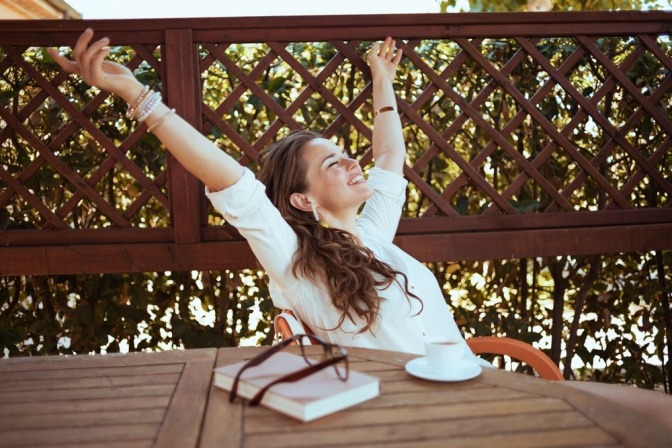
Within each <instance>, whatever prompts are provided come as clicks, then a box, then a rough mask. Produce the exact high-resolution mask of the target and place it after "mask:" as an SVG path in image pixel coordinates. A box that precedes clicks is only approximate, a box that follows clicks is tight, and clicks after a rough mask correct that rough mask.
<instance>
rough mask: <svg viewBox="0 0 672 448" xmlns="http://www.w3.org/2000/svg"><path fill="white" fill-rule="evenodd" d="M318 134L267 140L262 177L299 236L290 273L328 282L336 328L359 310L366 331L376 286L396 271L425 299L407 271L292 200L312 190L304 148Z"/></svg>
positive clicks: (376, 303) (375, 307)
mask: <svg viewBox="0 0 672 448" xmlns="http://www.w3.org/2000/svg"><path fill="white" fill-rule="evenodd" d="M320 137H321V136H320V135H319V134H316V133H314V132H310V131H295V132H292V133H291V134H289V135H288V136H287V137H285V138H283V139H281V140H278V141H277V142H275V143H274V144H272V145H271V146H269V147H268V148H267V149H266V150H264V151H263V152H262V154H261V156H260V157H259V164H260V170H259V173H258V179H259V180H260V181H261V182H262V183H263V184H264V185H266V195H267V196H268V198H269V199H270V200H271V202H272V203H273V204H274V205H275V206H276V207H277V208H278V210H279V211H280V214H281V215H282V216H283V217H284V218H285V220H286V221H287V223H288V224H289V225H290V226H291V227H292V229H294V231H295V232H296V235H297V237H298V246H299V247H298V250H297V251H296V253H295V254H294V265H293V266H292V273H293V274H294V275H295V276H297V277H298V276H299V275H301V276H303V277H305V278H307V279H310V280H311V281H313V282H316V283H324V284H325V285H326V287H327V289H328V291H329V295H330V297H331V303H332V304H333V305H334V307H336V309H337V310H339V311H340V312H341V317H340V319H339V321H338V325H337V326H336V327H335V328H340V327H341V325H343V322H344V321H345V319H346V318H348V319H350V320H351V321H352V322H354V316H355V315H356V316H357V317H359V318H361V319H363V320H364V321H365V322H366V325H365V326H364V328H362V329H360V330H359V331H358V333H363V332H365V331H367V330H370V329H371V327H372V326H373V324H374V323H375V321H376V318H377V316H378V311H379V309H380V302H381V300H382V299H381V298H380V296H379V295H378V289H385V288H387V287H389V286H390V285H391V284H392V283H393V282H399V280H398V276H399V277H401V278H403V289H404V292H405V293H406V297H407V298H409V297H413V298H414V299H416V300H418V301H420V304H421V307H422V300H421V299H420V298H419V297H417V296H416V295H415V294H413V293H412V292H410V291H409V289H408V278H407V277H406V274H404V273H403V272H400V271H397V270H395V269H392V267H391V266H390V265H388V264H387V263H385V262H383V261H380V260H378V259H377V258H376V257H375V255H374V254H373V252H371V250H370V249H368V248H366V247H363V246H362V245H361V244H359V243H358V242H357V240H356V238H355V237H354V236H353V235H352V234H351V233H350V232H347V231H345V230H340V229H333V228H327V227H324V226H322V225H321V224H320V223H318V222H317V221H316V220H315V218H314V217H313V214H312V213H311V212H305V211H302V210H299V209H297V208H295V207H293V206H292V205H291V204H290V196H291V195H292V194H293V193H305V192H306V191H307V190H308V184H307V180H306V171H307V167H306V166H305V163H304V161H303V159H302V150H303V148H304V147H305V145H306V144H307V143H309V142H310V141H312V140H314V139H316V138H320ZM421 311H422V308H421ZM335 328H334V329H335ZM332 330H333V329H332Z"/></svg>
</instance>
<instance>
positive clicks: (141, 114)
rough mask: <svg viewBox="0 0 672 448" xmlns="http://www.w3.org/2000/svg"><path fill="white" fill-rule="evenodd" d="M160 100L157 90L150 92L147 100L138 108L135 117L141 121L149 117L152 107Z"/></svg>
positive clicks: (152, 110)
mask: <svg viewBox="0 0 672 448" xmlns="http://www.w3.org/2000/svg"><path fill="white" fill-rule="evenodd" d="M160 102H161V94H160V93H158V92H152V93H151V95H150V97H149V98H147V101H146V102H145V103H143V104H142V106H141V108H140V110H138V113H137V117H136V119H137V120H138V121H139V122H140V123H142V122H143V121H145V119H146V118H147V117H149V116H150V115H151V114H152V112H154V109H156V107H157V106H158V105H159V103H160Z"/></svg>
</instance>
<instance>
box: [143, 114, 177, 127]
mask: <svg viewBox="0 0 672 448" xmlns="http://www.w3.org/2000/svg"><path fill="white" fill-rule="evenodd" d="M174 113H175V109H170V110H169V111H168V112H166V113H165V114H163V116H162V117H161V118H159V119H158V120H156V121H155V122H154V123H152V125H151V126H150V127H148V128H147V132H152V131H153V130H154V129H156V128H158V127H159V125H161V123H163V122H164V121H165V120H166V119H167V118H168V117H170V116H171V115H173V114H174Z"/></svg>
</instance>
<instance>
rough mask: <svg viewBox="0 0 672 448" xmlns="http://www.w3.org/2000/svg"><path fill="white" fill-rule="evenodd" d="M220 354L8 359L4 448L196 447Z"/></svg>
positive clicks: (0, 433) (1, 377)
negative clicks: (64, 447)
mask: <svg viewBox="0 0 672 448" xmlns="http://www.w3.org/2000/svg"><path fill="white" fill-rule="evenodd" d="M216 355H217V350H216V349H202V350H187V351H171V352H160V353H133V354H126V355H104V356H61V357H57V356H52V357H35V358H10V359H2V360H0V417H2V418H0V446H2V447H4V446H43V445H59V444H60V445H67V446H75V445H80V444H81V445H86V446H145V447H150V446H179V447H194V446H196V445H197V442H198V439H199V437H200V428H201V423H202V419H203V414H204V411H205V407H206V403H207V394H208V391H209V389H210V384H211V379H212V368H213V367H214V363H215V359H216ZM40 423H44V424H40Z"/></svg>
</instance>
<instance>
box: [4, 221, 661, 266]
mask: <svg viewBox="0 0 672 448" xmlns="http://www.w3.org/2000/svg"><path fill="white" fill-rule="evenodd" d="M395 242H396V244H398V245H399V246H400V247H401V248H402V249H403V250H405V251H406V252H408V253H409V254H410V255H411V256H413V257H415V258H417V259H418V260H420V261H424V262H433V261H456V260H489V259H511V258H524V257H546V256H559V255H570V254H574V255H580V254H591V253H617V252H640V251H649V250H656V249H663V250H666V249H672V224H669V223H668V224H647V225H629V226H613V227H590V228H581V227H573V228H572V229H545V230H537V229H530V230H524V231H516V230H502V231H491V232H476V233H473V232H465V233H450V234H442V233H439V234H433V233H423V234H421V235H400V236H398V237H397V238H396V239H395ZM8 260H11V262H9V261H8ZM257 267H258V264H257V262H256V259H255V258H254V255H253V254H252V251H251V250H250V249H249V246H248V245H247V243H245V242H244V241H229V242H212V243H201V244H194V245H190V244H181V245H174V244H127V245H119V244H113V245H104V244H92V245H86V246H76V245H73V246H62V247H35V248H33V247H6V248H0V275H48V274H56V273H59V274H85V273H103V272H107V273H113V272H153V271H165V270H174V271H189V270H221V269H233V270H236V269H247V268H257Z"/></svg>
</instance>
